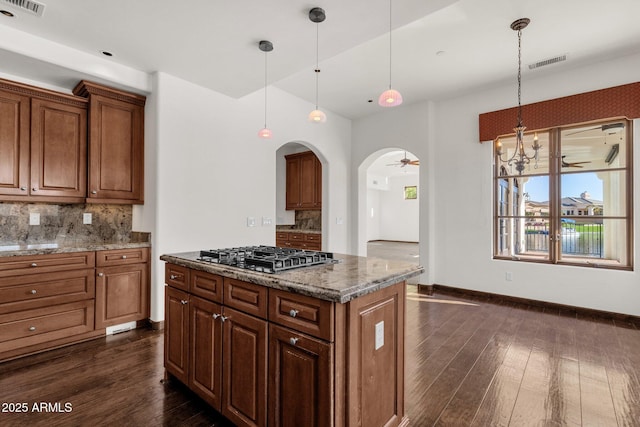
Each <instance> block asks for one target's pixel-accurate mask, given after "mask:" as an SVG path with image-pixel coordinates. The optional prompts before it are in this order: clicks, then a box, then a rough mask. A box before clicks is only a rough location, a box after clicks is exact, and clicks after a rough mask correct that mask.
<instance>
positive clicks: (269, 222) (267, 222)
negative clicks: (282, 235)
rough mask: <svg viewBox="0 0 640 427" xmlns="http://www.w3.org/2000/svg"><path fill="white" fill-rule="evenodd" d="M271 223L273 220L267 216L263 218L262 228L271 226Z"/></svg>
mask: <svg viewBox="0 0 640 427" xmlns="http://www.w3.org/2000/svg"><path fill="white" fill-rule="evenodd" d="M271 222H272V220H271V218H269V217H266V216H263V217H262V226H263V227H266V226H269V225H271Z"/></svg>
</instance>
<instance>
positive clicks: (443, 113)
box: [352, 55, 640, 316]
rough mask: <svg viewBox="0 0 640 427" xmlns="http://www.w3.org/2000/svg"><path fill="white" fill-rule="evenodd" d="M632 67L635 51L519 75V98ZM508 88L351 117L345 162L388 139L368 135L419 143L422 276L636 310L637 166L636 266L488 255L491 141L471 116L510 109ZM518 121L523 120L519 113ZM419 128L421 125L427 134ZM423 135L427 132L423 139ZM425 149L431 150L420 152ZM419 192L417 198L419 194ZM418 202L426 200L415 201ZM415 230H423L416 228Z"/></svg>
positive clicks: (628, 74) (594, 84) (638, 131)
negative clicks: (399, 135)
mask: <svg viewBox="0 0 640 427" xmlns="http://www.w3.org/2000/svg"><path fill="white" fill-rule="evenodd" d="M638 69H640V55H633V56H628V57H624V58H619V59H616V60H611V61H609V62H607V63H598V64H595V65H591V66H588V67H582V68H575V69H572V70H568V71H565V72H563V73H558V74H555V75H550V72H546V73H539V74H533V73H525V75H523V90H522V94H523V103H530V102H536V101H541V100H546V99H552V98H557V97H561V96H566V95H571V94H575V93H581V92H586V91H590V90H596V89H602V88H607V87H611V86H616V85H620V84H626V83H631V82H635V81H637V80H638V75H637V70H638ZM534 77H535V78H534ZM515 91H516V87H515V85H514V84H512V83H509V84H505V85H504V86H496V87H493V88H487V89H486V90H483V91H478V92H475V93H470V94H469V95H468V96H465V97H460V98H457V99H451V100H446V101H441V102H437V103H434V104H433V105H431V108H427V109H426V110H425V109H424V108H423V106H420V105H417V106H407V107H406V108H405V109H406V110H410V111H409V112H410V113H411V114H404V112H403V111H401V110H398V112H397V115H388V117H384V118H382V117H376V118H375V119H374V118H365V119H362V120H359V121H357V122H355V123H354V126H353V128H354V139H353V154H352V159H353V168H354V170H355V169H357V168H358V167H359V166H361V163H362V162H363V161H365V160H366V159H367V156H368V155H369V153H373V152H374V151H376V150H379V149H380V148H381V147H382V146H383V145H384V144H385V143H388V141H386V140H387V137H380V138H376V135H378V134H381V135H383V134H384V133H385V132H387V129H394V130H400V131H401V130H402V129H407V132H409V133H410V134H409V135H403V143H404V141H420V144H421V146H420V147H416V148H415V149H414V148H413V147H410V146H409V145H408V144H407V148H408V149H410V150H411V151H412V152H414V153H415V154H416V155H418V156H419V157H420V160H421V164H422V163H423V159H425V160H426V163H427V165H428V166H427V168H426V169H427V170H426V173H424V175H426V176H425V177H424V178H423V177H422V176H421V178H420V182H421V184H422V185H421V187H422V188H427V189H428V190H427V191H428V193H430V194H427V197H428V198H429V204H431V203H433V205H432V209H429V208H427V209H421V210H420V226H421V229H420V236H421V244H422V236H423V235H426V236H427V237H429V236H430V237H431V238H432V240H431V241H430V242H429V244H430V248H431V249H432V250H431V252H430V254H429V255H427V256H426V258H424V255H423V250H422V245H421V248H420V255H421V256H420V262H421V264H422V265H423V266H425V267H426V268H427V271H428V273H427V274H426V275H423V277H421V279H420V283H425V284H426V283H437V284H442V285H448V286H454V287H459V288H465V289H472V290H479V291H484V292H492V293H497V294H504V295H512V296H517V297H523V298H531V299H535V300H541V301H550V302H555V303H559V304H567V305H574V306H581V307H587V308H593V309H598V310H605V311H612V312H618V313H625V314H631V315H636V316H638V315H640V304H638V302H639V301H640V286H639V285H640V274H639V273H638V271H637V269H638V268H639V266H640V254H639V252H640V231H639V230H640V221H639V219H638V218H639V217H640V215H639V214H640V174H638V173H636V174H635V177H634V201H635V204H634V212H635V215H634V218H635V219H634V228H635V230H636V233H635V242H634V246H635V260H634V264H635V265H636V271H631V272H630V271H615V270H605V269H595V268H584V267H570V266H557V265H548V264H534V263H526V262H514V261H502V260H493V259H492V235H493V234H492V215H493V211H492V197H491V194H492V167H491V164H492V147H491V144H479V143H478V114H480V113H483V112H488V111H493V110H497V109H502V108H508V107H512V106H513V104H514V98H515ZM523 119H524V122H525V125H526V117H524V118H523ZM639 125H640V120H636V121H635V141H634V144H635V148H636V149H635V150H634V151H635V152H634V165H635V168H634V169H635V171H636V172H637V171H638V170H640V149H639V148H638V147H640V126H639ZM421 126H427V127H428V129H427V131H426V132H425V131H424V129H421ZM425 134H426V135H428V137H426V138H424V136H425ZM372 145H373V146H372ZM425 145H426V146H425ZM429 155H431V156H433V157H432V158H428V156H429ZM436 159H437V161H435V160H436ZM421 171H424V169H421ZM421 195H422V196H423V197H424V196H425V191H422V192H421ZM423 205H424V200H423V201H422V203H421V207H422V206H423ZM356 206H358V202H357V201H354V211H357V208H356ZM425 225H426V227H425ZM423 228H428V229H429V230H428V231H423ZM354 236H358V230H354ZM356 238H357V237H356ZM356 244H360V241H359V240H358V241H357V242H356ZM435 248H437V251H436V250H435ZM461 266H464V268H460V267H461ZM507 271H509V272H511V273H512V277H513V281H509V282H507V281H506V280H505V273H506V272H507ZM425 279H426V280H428V282H427V281H424V280H425Z"/></svg>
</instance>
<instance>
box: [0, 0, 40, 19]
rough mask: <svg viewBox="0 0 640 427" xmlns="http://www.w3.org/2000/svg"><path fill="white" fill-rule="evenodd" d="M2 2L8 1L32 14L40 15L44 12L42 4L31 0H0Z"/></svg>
mask: <svg viewBox="0 0 640 427" xmlns="http://www.w3.org/2000/svg"><path fill="white" fill-rule="evenodd" d="M0 1H2V2H3V3H8V4H11V5H13V6H16V7H18V8H20V9H22V10H24V11H26V12H29V13H31V14H32V15H36V16H42V14H43V13H44V4H42V3H38V2H37V1H33V0H0Z"/></svg>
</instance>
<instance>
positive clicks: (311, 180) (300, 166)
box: [285, 151, 322, 210]
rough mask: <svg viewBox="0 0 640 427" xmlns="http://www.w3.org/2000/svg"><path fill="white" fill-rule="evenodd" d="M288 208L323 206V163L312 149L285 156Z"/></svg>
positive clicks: (300, 208)
mask: <svg viewBox="0 0 640 427" xmlns="http://www.w3.org/2000/svg"><path fill="white" fill-rule="evenodd" d="M285 159H286V165H287V166H286V174H287V178H286V209H287V210H305V209H307V210H308V209H321V208H322V164H321V163H320V160H319V159H318V158H317V157H316V155H315V154H313V152H311V151H305V152H304V153H296V154H290V155H287V156H285Z"/></svg>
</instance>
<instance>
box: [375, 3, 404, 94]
mask: <svg viewBox="0 0 640 427" xmlns="http://www.w3.org/2000/svg"><path fill="white" fill-rule="evenodd" d="M400 104H402V95H400V92H398V91H397V90H395V89H391V0H389V89H387V90H385V91H384V92H382V93H381V94H380V97H379V98H378V105H380V106H382V107H395V106H397V105H400Z"/></svg>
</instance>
